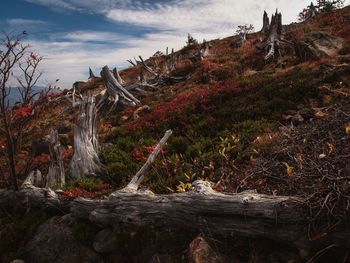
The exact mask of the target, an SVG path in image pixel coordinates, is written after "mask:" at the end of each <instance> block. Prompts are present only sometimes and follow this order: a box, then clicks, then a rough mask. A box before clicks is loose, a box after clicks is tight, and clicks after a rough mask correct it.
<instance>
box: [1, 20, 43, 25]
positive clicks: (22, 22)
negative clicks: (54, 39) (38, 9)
mask: <svg viewBox="0 0 350 263" xmlns="http://www.w3.org/2000/svg"><path fill="white" fill-rule="evenodd" d="M6 23H7V24H8V25H10V26H42V25H46V24H47V22H45V21H42V20H32V19H23V18H11V19H6Z"/></svg>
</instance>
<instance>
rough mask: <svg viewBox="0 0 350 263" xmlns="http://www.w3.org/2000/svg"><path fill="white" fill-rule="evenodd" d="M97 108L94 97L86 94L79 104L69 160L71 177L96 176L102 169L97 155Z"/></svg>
mask: <svg viewBox="0 0 350 263" xmlns="http://www.w3.org/2000/svg"><path fill="white" fill-rule="evenodd" d="M96 122H97V108H96V104H95V98H94V97H93V96H91V95H89V96H86V97H85V98H84V99H83V101H82V104H81V105H80V112H79V116H78V117H77V120H76V124H75V131H74V154H73V158H72V160H71V162H70V172H69V175H70V177H71V178H72V179H81V178H84V177H86V176H96V175H98V174H99V173H100V172H101V171H102V170H101V169H102V164H101V162H100V160H99V157H98V152H99V144H98V141H97V123H96Z"/></svg>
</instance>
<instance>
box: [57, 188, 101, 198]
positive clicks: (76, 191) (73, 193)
mask: <svg viewBox="0 0 350 263" xmlns="http://www.w3.org/2000/svg"><path fill="white" fill-rule="evenodd" d="M77 197H83V198H89V199H94V198H96V193H94V192H89V191H87V190H85V189H83V188H80V187H76V188H73V189H72V190H70V191H66V192H64V193H63V198H64V199H66V200H73V199H75V198H77Z"/></svg>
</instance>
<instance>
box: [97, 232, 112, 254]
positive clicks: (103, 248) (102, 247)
mask: <svg viewBox="0 0 350 263" xmlns="http://www.w3.org/2000/svg"><path fill="white" fill-rule="evenodd" d="M116 246H117V239H116V236H115V234H114V233H113V231H112V230H109V229H103V230H101V231H100V232H98V233H97V235H96V238H95V242H94V244H93V247H94V249H95V251H97V252H99V253H110V252H112V251H113V250H115V249H116Z"/></svg>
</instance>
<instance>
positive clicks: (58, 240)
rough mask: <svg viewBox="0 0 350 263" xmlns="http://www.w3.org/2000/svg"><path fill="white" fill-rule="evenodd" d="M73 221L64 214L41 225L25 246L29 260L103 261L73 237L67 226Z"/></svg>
mask: <svg viewBox="0 0 350 263" xmlns="http://www.w3.org/2000/svg"><path fill="white" fill-rule="evenodd" d="M73 222H74V219H73V218H72V217H71V216H70V215H66V216H63V217H53V218H51V219H50V220H49V221H47V222H46V223H44V224H43V225H41V226H40V227H39V228H38V229H37V231H36V233H35V235H34V237H33V238H32V239H31V240H30V241H29V242H28V243H27V246H26V249H27V251H28V254H29V262H36V263H44V262H45V263H46V262H50V263H61V262H72V263H74V262H85V263H99V262H101V263H102V262H104V261H103V259H102V258H101V257H100V256H99V255H98V254H97V253H96V252H94V251H93V250H92V249H90V248H88V247H86V246H84V245H82V244H80V243H79V242H78V241H77V240H76V239H75V238H74V236H73V233H72V231H71V229H70V227H69V226H71V225H72V223H73Z"/></svg>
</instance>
